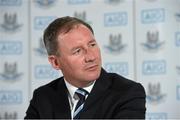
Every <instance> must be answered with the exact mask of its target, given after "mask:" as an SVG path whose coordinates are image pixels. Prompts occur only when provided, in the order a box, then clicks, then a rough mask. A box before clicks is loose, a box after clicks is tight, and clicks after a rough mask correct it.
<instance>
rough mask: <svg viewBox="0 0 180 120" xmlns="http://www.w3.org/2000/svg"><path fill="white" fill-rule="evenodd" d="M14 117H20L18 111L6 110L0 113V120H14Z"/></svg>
mask: <svg viewBox="0 0 180 120" xmlns="http://www.w3.org/2000/svg"><path fill="white" fill-rule="evenodd" d="M12 119H14V120H15V119H18V113H17V112H7V111H6V112H4V113H2V112H1V113H0V120H12Z"/></svg>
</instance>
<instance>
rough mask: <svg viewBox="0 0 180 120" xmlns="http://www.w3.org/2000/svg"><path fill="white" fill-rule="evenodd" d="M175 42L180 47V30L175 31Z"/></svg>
mask: <svg viewBox="0 0 180 120" xmlns="http://www.w3.org/2000/svg"><path fill="white" fill-rule="evenodd" d="M175 44H176V46H177V47H180V32H175Z"/></svg>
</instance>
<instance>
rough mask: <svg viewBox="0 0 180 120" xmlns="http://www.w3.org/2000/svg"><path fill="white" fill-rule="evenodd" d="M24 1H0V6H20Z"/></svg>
mask: <svg viewBox="0 0 180 120" xmlns="http://www.w3.org/2000/svg"><path fill="white" fill-rule="evenodd" d="M21 4H22V0H0V6H20V5H21Z"/></svg>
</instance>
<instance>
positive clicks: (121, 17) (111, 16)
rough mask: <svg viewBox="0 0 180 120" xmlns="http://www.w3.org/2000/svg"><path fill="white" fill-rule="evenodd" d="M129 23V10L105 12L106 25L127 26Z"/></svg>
mask: <svg viewBox="0 0 180 120" xmlns="http://www.w3.org/2000/svg"><path fill="white" fill-rule="evenodd" d="M127 24H128V14H127V12H110V13H105V14H104V26H105V27H115V26H126V25H127Z"/></svg>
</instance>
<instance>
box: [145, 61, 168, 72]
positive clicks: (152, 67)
mask: <svg viewBox="0 0 180 120" xmlns="http://www.w3.org/2000/svg"><path fill="white" fill-rule="evenodd" d="M142 73H143V74H144V75H158V74H165V73H166V61H165V60H152V61H144V62H143V64H142Z"/></svg>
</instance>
